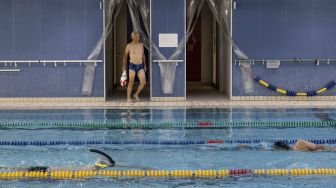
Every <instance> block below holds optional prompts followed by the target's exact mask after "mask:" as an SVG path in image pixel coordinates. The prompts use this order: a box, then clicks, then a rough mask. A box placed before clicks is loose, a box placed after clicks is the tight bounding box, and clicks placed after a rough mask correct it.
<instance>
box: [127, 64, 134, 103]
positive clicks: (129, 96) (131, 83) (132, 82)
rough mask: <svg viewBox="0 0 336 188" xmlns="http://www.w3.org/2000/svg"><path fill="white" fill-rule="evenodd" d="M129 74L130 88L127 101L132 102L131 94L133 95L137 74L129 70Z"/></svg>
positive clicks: (128, 87)
mask: <svg viewBox="0 0 336 188" xmlns="http://www.w3.org/2000/svg"><path fill="white" fill-rule="evenodd" d="M128 72H129V73H128V74H129V75H128V86H127V101H128V102H132V98H131V93H132V88H133V84H134V77H135V72H134V71H133V70H131V69H129V71H128Z"/></svg>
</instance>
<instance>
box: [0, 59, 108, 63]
mask: <svg viewBox="0 0 336 188" xmlns="http://www.w3.org/2000/svg"><path fill="white" fill-rule="evenodd" d="M102 62H103V60H0V63H102Z"/></svg>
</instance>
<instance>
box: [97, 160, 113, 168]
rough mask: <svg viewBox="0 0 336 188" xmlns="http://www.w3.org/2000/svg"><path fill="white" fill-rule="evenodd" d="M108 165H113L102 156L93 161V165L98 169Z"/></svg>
mask: <svg viewBox="0 0 336 188" xmlns="http://www.w3.org/2000/svg"><path fill="white" fill-rule="evenodd" d="M110 166H113V165H112V164H111V163H110V162H109V161H108V160H106V159H103V158H99V159H98V160H97V161H96V162H95V167H96V168H98V169H102V168H108V167H110Z"/></svg>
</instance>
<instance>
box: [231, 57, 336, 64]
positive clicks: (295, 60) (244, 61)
mask: <svg viewBox="0 0 336 188" xmlns="http://www.w3.org/2000/svg"><path fill="white" fill-rule="evenodd" d="M269 61H279V62H280V63H315V64H316V65H320V64H321V63H326V64H328V65H329V64H331V63H336V58H328V59H325V58H321V59H319V58H317V59H304V58H299V57H295V58H293V59H236V60H234V63H235V65H237V64H238V65H241V64H250V65H254V64H256V63H261V64H263V65H264V64H266V63H267V62H269Z"/></svg>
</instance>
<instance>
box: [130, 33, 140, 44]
mask: <svg viewBox="0 0 336 188" xmlns="http://www.w3.org/2000/svg"><path fill="white" fill-rule="evenodd" d="M131 37H132V40H133V41H135V42H139V41H140V33H139V32H138V31H133V32H132V34H131Z"/></svg>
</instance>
